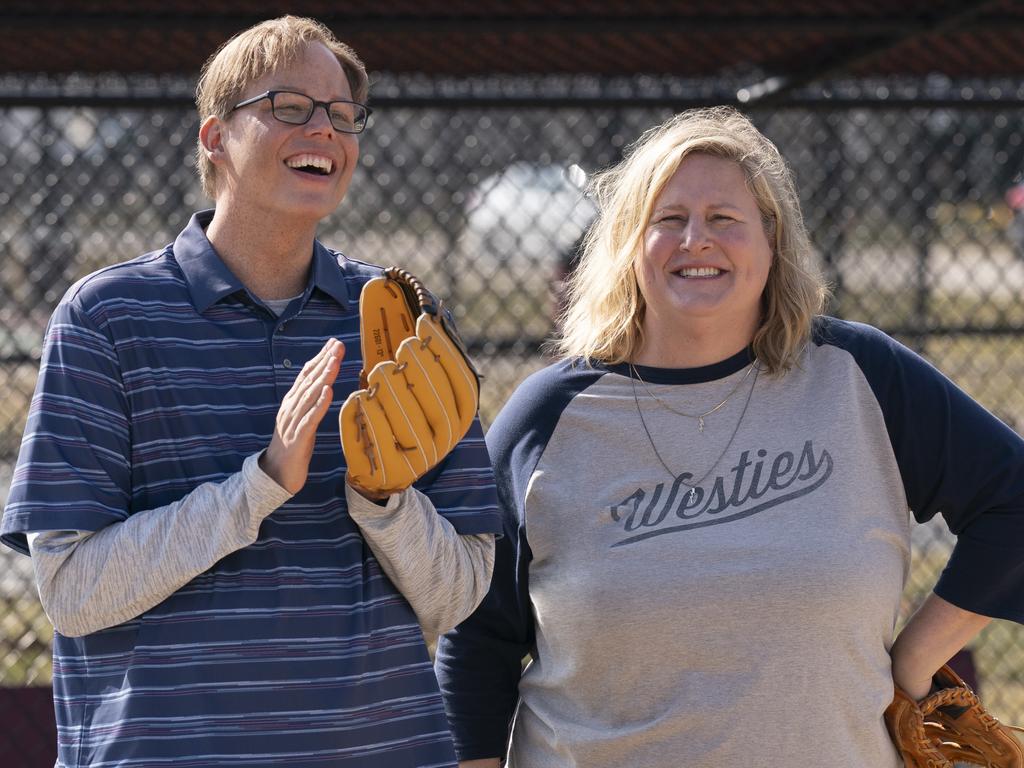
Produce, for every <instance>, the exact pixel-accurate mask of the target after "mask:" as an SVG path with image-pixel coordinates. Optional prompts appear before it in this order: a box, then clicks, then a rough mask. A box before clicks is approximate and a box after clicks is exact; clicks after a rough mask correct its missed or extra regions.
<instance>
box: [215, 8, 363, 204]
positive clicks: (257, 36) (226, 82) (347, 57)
mask: <svg viewBox="0 0 1024 768" xmlns="http://www.w3.org/2000/svg"><path fill="white" fill-rule="evenodd" d="M314 43H321V44H323V45H324V46H326V47H327V48H328V49H329V50H330V51H331V53H333V54H334V55H335V57H336V58H337V59H338V63H339V64H341V68H342V70H343V71H344V72H345V77H346V78H347V79H348V85H349V89H350V90H351V91H352V100H353V101H358V102H359V103H361V104H365V103H366V97H367V95H368V94H369V90H370V86H369V78H368V77H367V75H366V67H365V66H363V62H362V61H360V60H359V56H357V55H356V52H355V51H354V50H352V49H351V48H349V47H348V46H347V45H345V43H343V42H341V41H340V40H338V38H336V37H335V36H334V33H333V32H331V30H329V29H328V28H327V27H325V26H324V25H323V24H321V23H320V22H319V21H316V20H315V19H306V18H302V17H301V16H281V17H280V18H277V19H270V20H268V21H264V22H262V23H260V24H257V25H256V26H254V27H249V29H246V30H244V31H242V32H239V33H238V34H237V35H235V36H234V37H232V38H231V39H230V40H228V41H227V42H226V43H224V44H223V45H222V46H221V47H220V48H218V49H217V51H216V52H215V53H214V54H213V55H212V56H210V58H209V59H207V60H206V63H205V64H204V65H203V69H202V72H201V74H200V76H199V82H198V83H197V84H196V110H197V111H198V112H199V120H200V122H202V121H205V120H206V119H207V118H208V117H214V116H215V117H220V118H225V117H227V116H228V114H229V113H230V112H231V109H232V107H234V106H235V104H237V103H238V102H239V101H240V100H241V98H242V94H243V93H245V89H246V88H248V87H249V85H250V84H251V83H253V82H255V81H256V80H259V79H260V78H261V77H263V76H264V75H265V74H267V73H268V72H272V71H273V70H275V69H277V68H278V67H287V66H288V65H290V64H293V63H294V62H295V61H296V60H297V59H298V58H299V56H301V55H302V53H303V52H304V51H305V50H306V48H307V47H308V46H310V45H312V44H314ZM196 167H197V168H198V169H199V180H200V182H202V185H203V192H205V193H206V194H207V196H209V197H214V196H215V194H216V187H217V177H216V173H217V172H216V169H215V167H214V165H213V163H211V162H210V159H209V158H208V157H207V156H206V153H205V152H204V151H203V143H202V141H199V142H197V146H196Z"/></svg>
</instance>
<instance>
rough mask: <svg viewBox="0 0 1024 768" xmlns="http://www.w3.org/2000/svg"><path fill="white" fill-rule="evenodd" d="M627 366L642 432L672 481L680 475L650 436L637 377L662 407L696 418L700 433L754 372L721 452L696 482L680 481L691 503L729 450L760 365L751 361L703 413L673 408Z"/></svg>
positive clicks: (635, 370) (631, 365) (755, 383)
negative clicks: (629, 371)
mask: <svg viewBox="0 0 1024 768" xmlns="http://www.w3.org/2000/svg"><path fill="white" fill-rule="evenodd" d="M629 367H630V369H631V370H632V371H633V376H631V377H630V382H631V383H632V385H633V402H634V403H635V404H636V414H637V416H639V417H640V425H641V426H642V427H643V428H644V434H646V435H647V442H648V443H650V444H651V450H652V451H654V455H655V456H656V457H657V459H658V462H659V463H660V464H661V466H662V467H664V468H665V471H666V472H668V474H669V477H671V478H672V480H673V481H675V480H676V479H677V478H679V477H680V475H679V474H676V473H675V472H673V471H672V470H671V468H670V467H669V466H668V464H667V463H666V461H665V460H664V459H663V458H662V457H661V453H660V452H659V451H658V446H656V445H655V444H654V438H653V437H651V430H649V429H648V428H647V421H646V420H645V419H644V412H643V409H641V408H640V397H639V396H638V395H637V391H636V382H637V379H639V380H640V383H641V384H643V385H644V389H646V390H647V394H649V395H650V396H651V397H652V398H654V400H655V401H656V402H657V403H658V404H659V405H661V406H662V407H663V408H665V409H667V410H669V411H671V412H672V413H675V414H678V415H679V416H685V417H687V418H689V419H697V428H698V430H700V432H701V433H703V432H704V419H705V417H707V416H710V415H711V414H712V413H714V412H715V411H717V410H719V409H720V408H722V407H724V406H725V404H726V403H728V402H729V400H730V399H731V398H732V396H733V395H735V394H736V392H737V391H739V388H740V386H741V385H742V384H743V382H744V381H746V380H747V377H748V376H750V372H751V371H753V372H754V380H753V382H752V383H751V384H750V389H749V390H748V391H747V399H746V400H745V401H744V402H743V410H742V411H740V417H739V419H737V421H736V426H735V427H733V429H732V434H731V435H729V440H728V442H727V443H726V444H725V448H723V449H722V452H721V453H720V454H718V458H717V459H715V461H714V463H713V464H712V465H711V466H710V467H709V468H708V471H707V472H705V473H704V474H703V475H702V476H701V477H700V479H699V480H697V481H696V482H694V483H692V484H690V483H682V481H680V482H681V484H682V485H683V487H685V488H688V489H689V494H688V495H689V497H690V503H691V504H692V503H693V500H694V497H695V496H696V495H697V489H698V488H699V487H700V486H701V484H702V483H703V482H704V481H705V480H707V479H708V477H710V476H711V473H712V472H714V471H715V467H717V466H718V463H719V462H720V461H721V460H722V458H723V457H724V456H725V454H726V453H727V452H728V451H729V448H730V447H731V446H732V442H733V440H735V439H736V433H737V432H739V429H740V424H741V423H743V417H744V416H746V415H747V407H748V406H749V405H750V398H751V397H752V396H753V394H754V388H755V387H756V386H757V376H758V374H759V373H760V372H761V370H760V366H758V364H757V363H756V362H754V363H751V364H750V367H749V368H748V369H747V372H746V373H745V374H743V376H742V378H740V380H739V382H737V384H736V386H734V387H733V388H732V391H731V392H729V394H728V395H726V397H725V399H724V400H723V401H722V402H720V403H719V404H718V405H716V406H715V407H714V408H712V409H711V410H708V411H705V412H704V413H701V414H692V413H683V412H682V411H678V410H676V409H675V408H672V407H670V406H669V405H668V404H667V403H665V401H663V400H662V399H661V398H659V397H656V396H655V394H654V393H653V392H651V390H650V387H648V386H647V383H646V382H645V381H644V380H643V379H642V378H640V372H639V371H637V369H636V366H635V365H633V364H632V363H630V364H629Z"/></svg>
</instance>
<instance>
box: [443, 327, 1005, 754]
mask: <svg viewBox="0 0 1024 768" xmlns="http://www.w3.org/2000/svg"><path fill="white" fill-rule="evenodd" d="M749 364H750V358H749V353H747V352H742V353H740V354H739V355H736V356H735V357H733V358H731V359H728V360H725V361H723V362H721V363H718V364H716V365H711V366H707V367H703V368H697V369H686V370H668V369H658V368H648V367H643V366H639V367H638V371H639V375H640V376H641V377H642V378H643V380H644V381H645V382H646V387H645V386H644V385H643V384H640V383H638V382H637V380H636V379H635V378H634V377H633V375H632V373H631V371H630V369H629V368H628V367H627V366H625V365H616V366H605V365H600V364H594V365H592V366H588V365H586V364H584V363H583V362H581V361H571V360H570V361H563V362H561V363H558V364H556V365H553V366H551V367H549V368H547V369H545V370H543V371H540V372H538V373H537V374H535V375H533V376H532V377H530V378H529V379H528V380H527V381H526V382H525V383H524V384H523V385H522V386H521V387H520V388H519V389H518V390H517V392H516V393H515V394H514V396H513V397H512V399H511V400H510V401H509V403H508V404H507V405H506V407H505V409H504V410H503V411H502V413H501V414H500V415H499V417H498V419H497V420H496V421H495V423H494V424H493V426H492V427H491V429H490V431H489V433H488V435H487V444H488V447H489V449H490V453H491V458H492V460H493V461H494V465H495V468H496V475H497V481H498V493H499V498H500V501H501V505H502V508H503V512H504V516H505V535H504V537H503V538H502V539H500V540H499V542H498V546H497V553H496V560H495V575H494V579H493V581H492V586H491V590H490V593H489V594H488V596H487V597H486V598H485V599H484V602H483V603H482V605H481V606H480V608H478V609H477V611H476V612H475V613H474V614H473V616H471V617H470V618H469V619H468V620H467V621H465V622H463V623H462V624H461V625H460V626H459V627H457V628H456V629H455V630H454V631H452V632H451V633H449V634H448V635H447V636H445V637H444V638H442V640H441V643H440V645H439V651H438V657H437V661H436V670H437V672H438V676H439V679H440V681H441V687H442V691H443V693H444V695H445V699H446V707H447V709H448V714H449V720H450V722H451V725H452V728H453V732H454V736H455V741H456V748H457V752H458V753H459V756H460V758H461V759H470V758H483V757H495V756H500V755H504V754H505V747H506V741H507V739H508V734H509V728H510V727H511V748H510V752H509V758H510V759H509V764H510V765H511V766H512V768H556V767H557V768H568V767H569V766H587V768H620V767H621V766H625V765H634V766H644V767H645V768H679V766H686V768H748V767H749V766H806V767H807V768H818V767H819V766H824V765H828V766H830V768H896V766H897V765H898V764H899V759H898V757H897V755H896V753H895V752H894V750H893V747H892V745H891V743H890V741H889V738H888V736H887V734H886V731H885V728H884V725H883V720H882V713H883V711H884V709H885V707H886V705H887V704H888V703H889V702H890V700H891V698H892V677H891V667H890V657H889V649H890V647H891V644H892V640H893V633H894V625H895V623H896V620H897V616H898V613H899V608H900V598H901V592H902V589H903V585H904V580H905V578H906V576H907V571H908V567H909V562H910V526H911V523H912V520H913V519H914V518H916V519H917V520H918V521H925V520H928V519H929V518H931V517H933V516H934V515H936V514H941V515H942V516H943V517H944V518H945V520H946V522H947V524H948V525H949V528H950V529H951V531H952V532H953V533H954V534H955V535H956V536H957V542H956V545H955V548H954V550H953V553H952V556H951V557H950V559H949V562H948V566H947V567H946V569H945V571H944V572H943V574H942V576H941V578H940V579H939V582H938V584H937V586H936V592H937V593H938V594H939V595H940V596H942V597H943V598H945V599H946V600H948V601H950V602H952V603H953V604H955V605H958V606H961V607H963V608H965V609H967V610H970V611H974V612H977V613H981V614H985V615H989V616H995V617H1000V618H1005V619H1012V620H1014V621H1024V441H1022V440H1021V438H1020V437H1018V435H1017V434H1015V433H1014V432H1013V431H1012V430H1011V429H1010V428H1008V427H1007V426H1005V425H1004V424H1003V423H1001V422H1000V421H999V420H997V419H996V418H995V417H993V416H992V415H990V414H989V413H988V412H986V411H985V410H984V409H983V408H982V407H981V406H979V405H977V404H976V403H975V402H974V401H973V400H971V399H970V398H969V397H968V396H966V395H965V394H964V393H963V392H961V391H960V390H959V389H957V388H956V387H955V386H954V385H953V384H952V383H950V382H949V381H948V380H947V379H946V378H944V377H943V376H942V375H941V374H940V373H939V372H937V371H936V370H935V369H934V368H932V367H931V366H930V365H929V364H928V363H926V362H925V361H924V360H923V359H921V358H920V357H918V356H917V355H915V354H913V353H912V352H911V351H909V350H908V349H906V348H905V347H903V346H901V345H899V344H898V343H896V342H895V341H893V340H892V339H890V338H888V337H887V336H885V335H884V334H882V333H880V332H879V331H877V330H875V329H873V328H870V327H868V326H864V325H858V324H855V323H849V322H843V321H839V320H835V319H829V318H822V319H820V320H819V321H818V322H817V323H816V326H815V329H814V334H813V339H812V343H810V344H809V345H808V347H807V349H806V351H805V353H804V354H803V356H802V359H801V360H800V362H799V365H798V366H797V367H795V368H793V369H792V370H791V371H790V372H789V373H787V374H785V375H783V376H781V377H772V376H767V375H764V374H759V375H755V376H749V377H748V378H747V380H746V381H745V382H742V383H739V382H740V381H741V379H742V377H743V376H744V375H745V374H746V368H747V366H748V365H749ZM737 383H739V386H738V388H737V390H736V393H735V395H734V396H732V397H731V398H730V399H729V401H728V402H727V404H726V405H725V406H723V407H722V408H721V409H720V410H719V411H716V412H715V413H714V414H712V415H710V416H708V417H707V418H706V419H705V429H704V431H703V433H702V432H700V431H699V429H698V424H697V421H696V420H695V419H692V418H687V417H685V416H682V415H680V414H679V413H677V412H681V413H692V412H693V411H694V410H695V403H704V404H705V406H704V407H705V408H707V407H709V405H708V404H712V405H713V404H714V403H715V402H717V401H718V400H721V399H722V397H723V396H724V395H723V394H722V393H723V392H724V393H728V392H729V391H730V390H731V389H732V388H733V387H736V386H737ZM669 385H671V386H669ZM652 394H653V395H655V396H656V397H657V398H658V399H660V400H661V401H662V402H661V403H659V402H658V400H655V399H654V397H652ZM638 407H639V408H640V409H642V413H643V415H644V419H645V423H646V425H647V428H648V431H649V433H650V434H649V436H648V434H647V433H646V432H645V429H644V427H643V425H642V424H641V421H640V419H639V416H638ZM670 408H671V409H672V410H669V409H670ZM655 449H656V450H657V452H658V453H659V454H660V455H661V457H662V460H663V461H664V463H665V464H667V465H668V467H667V468H666V467H665V466H663V464H662V460H659V459H658V457H657V456H656V454H655ZM687 484H690V485H697V486H698V487H697V488H696V491H695V492H694V493H693V494H691V493H690V492H689V490H688V485H687ZM527 654H530V655H532V661H531V663H530V664H529V666H528V667H527V668H526V670H525V672H522V674H521V660H522V659H523V658H524V657H525V656H526V655H527ZM513 719H514V724H513ZM810 734H813V738H811V737H809V735H810Z"/></svg>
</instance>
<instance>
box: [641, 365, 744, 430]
mask: <svg viewBox="0 0 1024 768" xmlns="http://www.w3.org/2000/svg"><path fill="white" fill-rule="evenodd" d="M629 367H630V368H632V369H633V373H634V374H635V375H636V378H638V379H640V383H641V384H643V385H644V389H645V390H647V394H648V395H650V396H651V397H652V398H654V400H655V402H657V403H658V404H659V405H660V406H661V407H662V408H664V409H665V410H667V411H671V412H672V413H674V414H676V415H677V416H685V417H686V418H688V419H696V420H697V431H698V432H700V433H701V434H703V433H704V419H705V418H706V417H708V416H710V415H711V414H712V413H714V412H715V411H717V410H718V409H720V408H722V407H724V406H725V404H726V403H728V402H729V400H730V399H731V398H732V396H733V395H735V394H736V392H737V391H738V390H739V388H740V387H741V386H743V382H744V381H746V380H747V377H748V376H749V375H750V372H751V371H752V370H754V368H755V367H756V366H755V365H754V364H753V363H751V364H750V365H749V366H747V372H746V373H744V374H743V376H742V378H740V379H739V380H738V381H737V382H736V386H734V387H733V388H732V390H731V391H730V392H729V394H728V395H726V396H725V399H724V400H723V401H722V402H720V403H719V404H718V405H716V406H715V407H714V408H711V409H709V410H706V411H704V413H684V412H683V411H679V410H676V409H675V408H673V407H672V406H671V405H669V404H668V403H666V402H665V401H664V400H662V399H661V398H660V397H658V396H657V395H656V394H654V393H653V392H652V391H651V388H650V387H649V386H647V382H646V381H644V380H643V377H642V376H641V375H640V371H638V370H637V369H636V366H635V365H633V364H632V363H630V366H629ZM633 390H634V392H633V394H634V395H635V394H636V386H635V385H634V387H633Z"/></svg>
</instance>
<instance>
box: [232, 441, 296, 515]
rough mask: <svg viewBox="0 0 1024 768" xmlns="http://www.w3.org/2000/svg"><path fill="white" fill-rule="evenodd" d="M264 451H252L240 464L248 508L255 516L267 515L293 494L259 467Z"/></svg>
mask: <svg viewBox="0 0 1024 768" xmlns="http://www.w3.org/2000/svg"><path fill="white" fill-rule="evenodd" d="M264 452H265V451H260V452H259V453H254V454H252V455H251V456H249V457H248V458H247V459H246V460H245V462H244V463H243V464H242V481H243V483H244V485H245V495H246V497H247V498H248V501H249V509H250V511H252V512H253V513H255V514H256V515H257V516H263V517H265V516H266V515H269V514H270V513H271V512H273V511H274V510H275V509H277V508H278V507H280V506H281V505H282V504H284V503H285V502H286V501H288V500H289V499H290V498H291V497H292V496H293V495H294V494H291V493H289V492H288V491H286V490H285V489H284V488H282V487H281V486H280V485H278V484H277V483H276V482H274V480H273V478H271V477H270V475H268V474H267V473H266V472H264V471H263V470H262V469H261V468H260V457H261V456H262V455H263V454H264Z"/></svg>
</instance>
